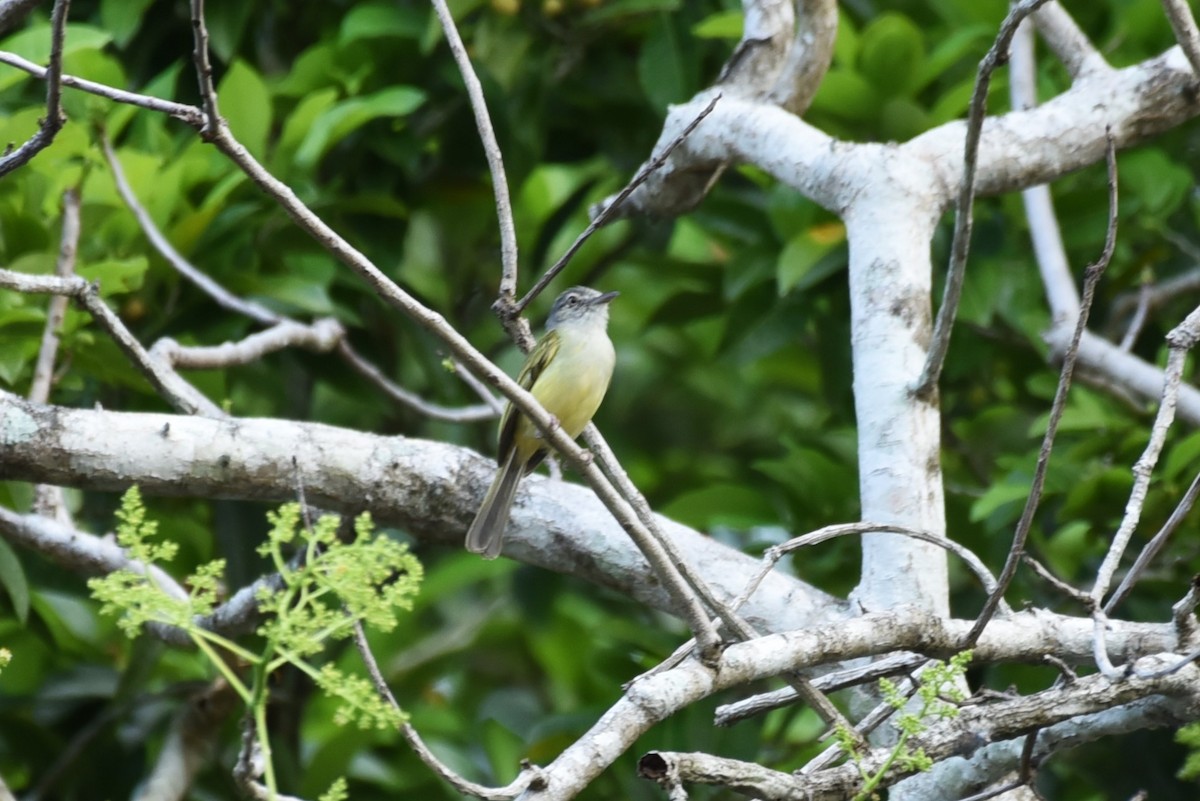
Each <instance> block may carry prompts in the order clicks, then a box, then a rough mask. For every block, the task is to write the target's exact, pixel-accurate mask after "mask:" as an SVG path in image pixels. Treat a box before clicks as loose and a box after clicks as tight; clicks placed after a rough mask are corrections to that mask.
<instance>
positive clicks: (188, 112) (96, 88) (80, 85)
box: [0, 51, 204, 129]
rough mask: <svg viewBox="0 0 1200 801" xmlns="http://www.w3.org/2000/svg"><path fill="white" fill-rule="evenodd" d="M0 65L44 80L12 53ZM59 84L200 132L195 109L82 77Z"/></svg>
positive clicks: (42, 72) (1, 55)
mask: <svg viewBox="0 0 1200 801" xmlns="http://www.w3.org/2000/svg"><path fill="white" fill-rule="evenodd" d="M0 64H7V65H8V66H10V67H16V68H17V69H19V70H22V71H24V72H27V73H29V74H30V75H32V76H33V77H34V78H40V79H42V80H45V79H46V77H47V74H48V70H47V69H46V68H45V67H41V66H39V65H37V64H34V63H33V62H32V61H29V60H27V59H24V58H21V57H20V56H18V55H16V54H15V53H7V52H4V51H0ZM62 85H63V86H69V87H71V88H72V89H78V90H80V91H81V92H87V93H88V94H92V95H96V96H97V97H105V98H108V99H109V100H113V101H115V102H117V103H125V104H127V105H130V106H137V107H138V108H144V109H147V110H149V111H157V112H159V113H162V114H166V115H168V116H170V117H174V118H175V119H177V120H180V121H182V122H185V123H187V124H188V125H190V126H192V127H193V128H197V129H199V128H200V127H201V126H202V125H203V124H204V112H203V111H201V110H200V109H198V108H196V107H195V106H188V105H185V104H183V103H176V102H174V101H171V100H163V99H161V98H157V97H151V96H149V95H139V94H137V93H136V92H127V91H125V90H124V89H116V88H114V87H112V86H106V85H105V84H102V83H96V82H95V81H89V80H86V79H84V78H78V77H76V76H74V75H63V76H62Z"/></svg>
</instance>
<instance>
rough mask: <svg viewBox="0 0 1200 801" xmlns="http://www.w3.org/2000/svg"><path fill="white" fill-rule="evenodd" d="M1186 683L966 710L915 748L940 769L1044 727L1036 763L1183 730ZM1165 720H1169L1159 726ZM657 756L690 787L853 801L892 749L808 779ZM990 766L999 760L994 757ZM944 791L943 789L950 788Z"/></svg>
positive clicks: (1082, 687) (735, 764) (1146, 683)
mask: <svg viewBox="0 0 1200 801" xmlns="http://www.w3.org/2000/svg"><path fill="white" fill-rule="evenodd" d="M1171 659H1172V658H1171V657H1163V656H1158V657H1147V658H1145V659H1143V660H1141V662H1139V665H1140V666H1142V667H1143V669H1148V668H1150V667H1151V666H1157V665H1162V664H1164V663H1165V662H1167V661H1169V660H1171ZM1185 677H1189V678H1190V679H1191V680H1192V681H1195V680H1197V678H1200V670H1198V669H1197V668H1196V667H1195V666H1191V667H1190V668H1188V669H1186V670H1184V671H1182V672H1181V673H1180V674H1179V675H1174V676H1169V677H1162V678H1158V679H1130V680H1122V681H1117V682H1111V681H1109V680H1108V679H1106V678H1104V677H1103V676H1099V675H1093V676H1088V677H1086V678H1083V679H1080V680H1079V681H1078V682H1075V683H1074V684H1072V685H1070V686H1067V687H1060V688H1054V689H1050V690H1045V691H1043V692H1040V693H1036V694H1033V695H1030V696H1025V697H1017V698H1013V699H1011V700H1004V701H997V702H994V703H990V704H984V705H980V706H974V707H966V708H963V709H962V710H961V711H960V714H959V715H958V717H956V718H954V719H951V720H948V721H944V722H940V723H936V724H934V725H932V726H931V727H930V728H929V729H928V730H927V731H926V732H924V733H923V734H921V735H918V736H917V737H915V738H914V740H913V742H912V747H913V748H914V749H915V748H918V747H919V748H921V749H922V750H923V751H924V753H925V754H926V755H927V756H929V757H930V758H931V759H933V760H934V761H936V762H941V761H943V760H945V759H947V758H948V757H951V756H957V755H969V754H972V753H973V752H975V751H976V749H978V748H979V747H980V745H981V744H985V743H990V744H992V745H988V746H987V748H988V749H991V750H995V749H996V748H997V746H1004V747H1005V750H1011V749H1012V748H1013V746H1014V745H1017V743H1015V742H1010V743H1005V741H1010V740H1018V742H1020V743H1021V745H1023V738H1022V735H1023V734H1025V733H1026V732H1028V731H1029V729H1030V728H1031V727H1035V726H1046V727H1048V730H1047V732H1045V733H1044V734H1043V735H1042V736H1040V737H1039V738H1038V743H1037V746H1036V749H1035V758H1038V757H1044V755H1045V754H1047V753H1050V752H1052V751H1053V750H1059V749H1062V748H1065V747H1068V745H1069V744H1070V745H1077V744H1079V743H1080V742H1082V741H1085V740H1087V739H1092V738H1096V737H1099V736H1104V735H1107V734H1111V733H1113V730H1114V729H1115V728H1117V727H1118V726H1121V725H1123V726H1124V729H1125V730H1130V729H1131V728H1148V727H1153V726H1163V725H1172V724H1175V725H1178V722H1181V721H1186V720H1191V719H1192V717H1193V716H1194V715H1196V714H1200V694H1197V692H1196V689H1195V687H1194V686H1188V684H1187V681H1188V678H1185ZM1120 707H1126V708H1127V709H1128V713H1127V714H1126V715H1125V716H1124V719H1123V720H1120V721H1118V720H1111V718H1112V716H1113V712H1114V708H1120ZM1168 710H1173V711H1168ZM1164 712H1165V713H1166V714H1167V715H1168V719H1167V720H1162V719H1157V718H1158V716H1159V715H1162V714H1163V713H1164ZM1084 716H1108V717H1109V718H1110V720H1105V721H1100V720H1095V721H1094V722H1092V723H1091V726H1090V727H1084V726H1082V725H1074V722H1073V719H1078V718H1082V717H1084ZM1056 727H1058V728H1056ZM1089 728H1090V730H1089ZM651 756H652V757H653V759H651V764H650V765H649V766H648V767H650V768H652V769H657V771H666V770H672V771H674V772H675V773H676V774H677V775H678V776H679V778H680V779H681V780H682V781H683V782H687V783H701V784H715V785H721V786H726V787H730V788H731V789H734V790H736V791H738V792H742V793H747V794H749V795H751V796H752V797H754V798H763V799H796V798H802V799H806V801H807V800H809V799H811V801H835V799H844V798H846V797H848V795H850V794H852V792H853V791H854V790H855V789H858V788H859V787H860V782H861V774H860V769H862V770H866V771H868V772H871V773H873V772H875V771H877V770H879V769H880V768H882V767H883V766H885V765H886V764H889V761H890V759H891V757H892V750H891V748H888V747H884V748H878V749H873V750H872V751H871V752H869V753H867V754H865V755H862V756H861V763H859V764H846V765H841V766H839V767H835V768H830V769H827V770H823V771H818V772H815V773H808V774H804V775H795V774H787V773H781V772H779V771H773V770H770V769H768V768H764V767H762V766H759V765H754V764H751V763H746V762H741V761H738V760H730V759H725V758H722V757H714V756H710V755H708V754H678V753H669V752H661V751H659V752H651V755H648V757H651ZM992 760H993V761H994V760H995V757H994V756H993V757H992ZM955 767H956V769H957V770H958V771H959V772H960V773H962V772H963V768H962V766H961V765H957V766H955ZM935 770H936V769H935ZM912 771H913V769H912V768H910V769H908V770H904V769H900V768H896V767H893V768H892V769H891V770H889V771H888V772H887V774H886V775H885V779H884V786H890V785H892V784H894V783H895V782H896V781H898V780H899V779H901V778H903V777H904V776H906V775H910V774H911V773H912ZM939 778H941V777H938V776H934V775H928V774H926V775H922V776H921V777H919V780H921V781H923V782H928V783H929V784H928V785H925V787H926V789H927V790H929V789H931V788H932V787H933V786H937V785H935V784H933V782H936V781H937V780H938V779H939ZM941 787H942V789H943V790H944V789H945V785H941ZM958 796H959V794H958V793H954V792H953V791H950V794H949V795H945V796H943V795H938V796H936V797H939V798H940V797H946V798H955V797H958ZM918 797H935V796H932V795H920V794H919V792H918Z"/></svg>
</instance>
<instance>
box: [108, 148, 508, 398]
mask: <svg viewBox="0 0 1200 801" xmlns="http://www.w3.org/2000/svg"><path fill="white" fill-rule="evenodd" d="M100 144H101V148H102V150H103V152H104V158H105V160H106V161H107V162H108V165H109V169H110V170H112V174H113V182H114V183H115V184H116V187H117V192H118V194H120V195H121V199H122V200H124V201H125V205H126V206H128V207H129V210H130V211H131V212H133V216H134V217H135V218H136V219H137V221H138V224H139V225H140V226H141V228H142V231H143V232H144V233H145V234H146V238H147V239H149V240H150V244H151V245H153V246H154V249H155V250H157V251H158V252H159V254H161V255H162V257H163V258H165V259H166V260H167V263H168V264H170V265H171V266H172V267H173V268H175V270H176V272H178V273H179V274H180V275H182V276H183V277H184V278H186V279H187V280H188V281H191V282H192V284H194V285H195V286H196V287H197V288H198V289H200V291H202V292H204V294H206V295H208V296H209V297H210V298H211V299H212V300H213V301H215V302H216V303H217V305H218V306H220V307H222V308H224V309H228V310H230V311H232V312H236V313H237V314H241V315H243V316H245V317H248V318H250V319H251V320H254V321H255V322H256V323H259V324H261V325H270V326H276V327H277V330H276V332H275V334H274V336H275V337H279V336H281V335H283V332H285V331H287V332H288V334H287V336H288V340H287V341H284V342H280V343H279V344H278V345H277V347H287V346H294V345H299V346H301V347H307V348H310V349H313V350H317V351H319V352H323V351H328V350H329V349H330V348H331V347H333V348H334V349H335V350H336V352H337V354H338V355H339V356H340V357H341V358H342V359H343V361H345V362H346V363H347V364H348V365H350V367H351V368H353V369H354V370H355V372H357V373H358V374H359V375H360V376H362V377H363V378H365V379H367V380H368V381H369V382H371V383H372V384H374V385H375V386H376V387H377V388H379V389H380V390H382V391H383V392H384V393H385V394H387V395H388V396H389V397H391V398H392V399H393V400H395V401H397V402H399V403H402V404H404V405H405V406H408V407H409V408H410V409H413V410H414V411H416V412H418V413H420V414H424V415H427V416H429V417H432V418H435V419H438V420H449V421H452V422H466V421H471V420H483V419H487V418H489V417H494V416H495V415H494V413H493V412H491V411H490V410H489V409H488V408H487V407H484V406H468V407H465V408H462V409H455V408H450V407H445V406H439V405H438V404H434V403H429V402H427V401H425V400H424V399H423V398H421V397H420V396H419V395H417V394H415V393H412V392H409V391H407V390H405V389H404V388H403V387H400V386H399V385H397V384H396V383H395V382H393V381H390V380H389V379H388V378H387V377H386V376H385V375H384V374H383V372H382V371H381V370H379V368H377V367H375V365H373V364H371V363H370V362H368V361H367V360H366V359H365V358H363V356H362V355H361V354H359V353H358V352H357V351H355V350H354V349H353V347H351V345H350V343H349V342H348V341H346V338H345V335H344V332H342V333H341V334H340V335H339V336H336V337H333V338H332V339H331V338H330V336H329V334H331V333H333V332H332V331H331V329H330V328H329V326H330V325H331V321H324V322H323V321H317V322H316V323H313V324H312V325H305V324H304V323H300V322H297V321H295V320H292V319H291V318H289V317H286V316H284V315H281V314H279V313H277V312H274V311H272V310H271V309H268V308H267V307H266V306H263V305H262V304H261V303H256V302H254V301H249V300H245V299H243V298H239V297H238V296H237V295H234V294H233V293H232V292H230V291H229V290H227V289H225V287H223V286H221V285H220V284H219V283H217V282H216V281H214V280H213V279H212V278H210V277H209V276H208V275H207V274H206V273H204V272H203V271H202V270H200V269H198V268H197V267H196V266H195V265H194V264H192V263H191V262H190V261H188V260H187V259H186V258H184V256H183V255H182V254H181V253H180V252H179V251H178V250H176V249H175V247H174V246H173V245H172V244H171V243H170V241H169V240H168V239H167V237H166V235H165V234H163V232H162V230H161V229H160V228H159V227H158V225H157V224H156V223H155V222H154V219H153V218H152V217H151V216H150V214H149V213H148V212H147V211H146V209H145V207H144V206H143V205H142V203H141V201H139V200H138V197H137V194H136V193H135V192H134V191H133V188H132V187H130V185H129V181H128V180H127V179H126V177H125V171H124V169H123V168H122V167H121V162H120V160H119V159H118V158H117V156H116V153H115V152H113V149H112V143H111V142H110V141H109V139H108V136H107V134H106V133H104V132H103V131H101V135H100ZM338 328H339V330H340V326H338ZM246 343H247V340H243V343H242V344H243V346H245V347H249V345H247V344H246ZM330 343H332V344H330ZM155 348H156V349H163V350H170V352H171V353H172V354H179V353H180V351H179V349H178V346H173V345H172V344H171V343H168V342H165V341H160V342H158V343H155ZM190 352H194V353H197V354H198V353H200V351H196V350H192V351H190ZM214 355H216V354H213V353H211V352H210V354H209V356H214ZM258 355H261V354H258ZM254 358H257V356H254ZM243 363H244V362H243ZM176 364H177V365H179V366H183V363H182V362H176ZM186 366H195V365H192V364H188V365H186ZM464 372H465V371H464Z"/></svg>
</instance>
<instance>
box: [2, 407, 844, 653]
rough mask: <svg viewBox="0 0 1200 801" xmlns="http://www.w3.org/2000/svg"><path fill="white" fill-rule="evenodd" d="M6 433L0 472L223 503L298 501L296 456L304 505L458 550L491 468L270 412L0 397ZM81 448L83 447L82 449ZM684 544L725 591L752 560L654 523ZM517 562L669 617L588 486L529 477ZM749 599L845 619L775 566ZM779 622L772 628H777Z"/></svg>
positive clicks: (428, 447)
mask: <svg viewBox="0 0 1200 801" xmlns="http://www.w3.org/2000/svg"><path fill="white" fill-rule="evenodd" d="M0 430H3V431H4V432H5V439H4V443H5V445H4V456H3V461H2V465H0V472H2V474H3V477H4V478H6V479H19V480H26V481H44V482H47V483H53V484H60V485H63V486H76V487H83V488H87V489H93V490H100V491H123V490H125V489H126V488H127V487H128V486H129V485H130V484H133V483H136V484H138V485H139V486H140V487H141V488H142V491H143V492H144V493H146V494H147V495H168V496H185V497H222V498H229V499H244V500H256V501H269V502H274V503H278V502H281V501H285V500H290V499H292V498H293V497H294V496H295V480H294V474H295V470H294V467H293V459H297V458H298V459H300V460H301V462H302V463H303V464H305V465H306V466H308V465H311V467H310V468H306V475H305V490H306V493H307V495H308V498H309V501H310V503H312V504H314V505H316V506H318V507H320V508H323V509H328V510H330V511H334V512H341V513H347V514H358V513H360V512H362V511H364V510H366V511H370V512H371V515H372V516H373V517H374V518H375V520H377V521H379V522H380V523H381V524H383V525H394V526H397V527H400V528H403V529H405V530H407V531H409V532H410V533H412V534H413V535H414V536H417V537H421V538H422V539H424V540H426V541H430V542H440V543H444V544H453V545H458V544H460V542H461V534H460V533H459V532H461V531H462V530H463V529H465V528H466V525H467V523H469V522H470V520H471V517H472V515H473V514H474V512H475V511H476V508H477V506H478V503H479V500H478V499H479V494H481V493H482V492H483V489H484V487H486V485H487V483H488V482H489V481H490V480H491V476H492V473H493V471H494V470H495V463H494V462H493V461H492V460H490V459H485V458H483V457H482V456H479V455H478V454H475V453H473V452H471V451H469V450H467V449H465V448H459V447H455V446H452V445H447V444H444V443H439V442H432V441H428V440H421V439H417V438H412V437H391V436H388V437H385V436H377V435H373V434H368V433H363V432H359V431H353V430H350V429H340V428H336V427H333V426H327V425H317V424H308V423H301V422H292V421H287V420H272V419H247V418H242V419H233V418H226V419H217V418H205V417H188V416H179V415H171V414H148V413H122V412H110V411H98V410H94V409H67V408H63V407H57V406H40V405H36V404H31V403H29V402H27V401H25V400H23V399H22V398H20V397H18V396H16V395H13V394H11V393H5V392H2V391H0ZM82 443H86V447H82V446H81V444H82ZM658 524H659V525H660V526H662V527H664V528H665V529H666V530H667V533H668V535H669V536H670V537H671V538H672V539H674V540H676V541H677V542H680V543H681V544H686V547H687V550H688V553H689V555H690V557H691V559H692V561H693V563H694V564H696V565H697V566H699V567H700V568H701V570H702V571H703V574H704V576H705V578H706V579H707V580H708V581H709V582H710V583H711V584H713V585H715V587H716V588H717V590H718V591H719V592H720V593H722V594H724V595H727V596H732V595H734V594H736V593H737V591H738V590H739V589H741V587H742V586H743V585H744V584H745V582H746V580H747V578H748V576H749V575H750V574H751V573H752V572H753V571H754V570H755V569H756V568H757V565H758V560H757V559H752V558H750V557H748V556H744V555H743V554H741V553H739V552H737V551H736V550H733V549H731V548H728V547H726V546H722V545H721V544H719V543H717V542H715V541H714V540H713V539H712V538H711V537H705V536H703V535H701V534H699V533H698V532H695V531H692V530H690V529H687V528H685V527H684V526H681V525H679V524H677V523H673V522H671V521H668V520H664V519H662V518H659V520H658ZM509 540H510V544H511V549H510V550H511V554H510V555H511V556H512V557H513V558H517V559H520V560H522V561H525V562H527V563H529V564H533V565H538V566H541V567H544V568H546V569H549V570H554V571H556V572H559V573H562V574H564V575H568V576H574V577H576V578H577V579H581V580H585V581H591V582H595V583H597V584H600V585H601V586H605V587H609V588H612V589H614V590H617V591H619V592H622V593H624V594H626V595H628V596H630V597H632V598H634V599H636V600H638V601H639V602H642V603H646V604H648V605H650V606H652V607H653V608H656V609H662V610H665V611H672V610H673V609H674V605H673V601H672V599H671V597H670V596H669V595H668V594H666V592H665V590H664V588H663V587H662V585H661V583H660V582H659V581H658V579H657V578H656V576H655V573H654V572H653V570H652V569H651V568H650V566H649V565H648V563H647V562H646V560H645V558H644V557H643V556H642V554H641V553H640V552H639V551H638V550H637V549H636V548H635V547H634V546H633V545H632V544H631V543H630V541H629V537H628V535H627V534H626V533H625V532H624V531H623V530H622V528H621V527H620V526H619V525H618V524H617V523H616V522H615V521H614V520H613V519H612V517H611V515H610V514H609V512H608V511H606V508H605V506H604V505H603V504H602V502H601V501H600V500H599V499H598V498H597V497H596V496H595V494H594V493H592V492H590V491H589V490H588V489H587V488H585V487H581V486H579V485H578V484H563V483H557V482H553V481H549V480H547V479H543V478H541V477H539V476H532V477H530V479H529V480H528V481H527V483H526V485H525V489H523V490H522V493H521V496H520V502H519V503H518V504H517V506H516V507H515V509H514V512H513V518H512V522H511V524H510V537H509ZM767 582H768V586H767V587H765V588H764V590H763V591H761V592H760V593H759V594H758V596H756V597H755V598H754V599H752V600H751V602H750V603H748V604H747V607H746V608H745V609H744V610H743V614H744V615H745V616H746V617H747V618H748V619H749V620H750V621H751V622H753V623H754V624H755V625H757V626H760V627H766V628H768V629H770V630H778V629H779V628H781V627H795V626H801V625H806V624H807V623H810V622H812V621H813V620H816V619H818V618H821V617H823V616H827V615H830V614H835V615H837V614H842V613H844V610H845V604H844V602H839V601H837V600H836V599H833V598H831V597H829V596H827V595H825V594H824V593H821V592H819V591H817V590H814V589H812V588H811V587H807V586H805V585H803V584H802V583H800V582H798V581H796V580H795V579H793V578H790V577H787V576H784V575H782V574H780V573H776V574H775V575H773V576H769V577H768V578H767ZM772 627H773V628H772Z"/></svg>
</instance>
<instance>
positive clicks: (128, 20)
mask: <svg viewBox="0 0 1200 801" xmlns="http://www.w3.org/2000/svg"><path fill="white" fill-rule="evenodd" d="M151 2H153V0H102V2H101V3H100V25H101V27H102V28H104V30H106V31H108V32H109V33H111V34H112V38H113V41H114V42H116V44H117V47H124V46H125V45H127V44H129V41H130V40H131V39H132V38H133V35H134V34H135V33H137V32H138V28H140V27H141V26H142V21H143V20H144V19H145V12H146V9H147V8H149V7H150V3H151ZM89 77H90V76H89Z"/></svg>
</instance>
